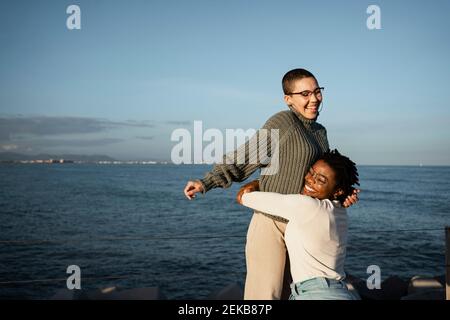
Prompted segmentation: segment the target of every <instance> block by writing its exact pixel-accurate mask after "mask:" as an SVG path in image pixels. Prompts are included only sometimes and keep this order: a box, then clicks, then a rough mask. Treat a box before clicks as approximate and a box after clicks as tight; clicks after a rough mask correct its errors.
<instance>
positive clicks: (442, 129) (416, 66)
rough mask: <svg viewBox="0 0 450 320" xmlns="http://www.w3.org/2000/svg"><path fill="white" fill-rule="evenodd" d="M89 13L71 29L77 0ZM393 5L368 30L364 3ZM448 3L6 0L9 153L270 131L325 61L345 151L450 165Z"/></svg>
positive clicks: (162, 143) (155, 146)
mask: <svg viewBox="0 0 450 320" xmlns="http://www.w3.org/2000/svg"><path fill="white" fill-rule="evenodd" d="M71 4H76V5H78V6H80V8H81V30H68V29H67V27H66V19H67V17H68V16H69V15H68V14H67V13H66V8H67V7H68V6H69V5H71ZM371 4H376V5H378V6H379V7H380V9H381V26H382V29H381V30H369V29H368V28H367V27H366V20H367V18H368V17H369V14H367V13H366V9H367V7H368V6H369V5H371ZM449 18H450V2H449V1H445V0H444V1H433V2H427V1H376V2H372V1H321V2H313V1H250V0H249V1H212V0H211V1H194V0H191V1H101V0H96V1H2V2H1V3H0V41H1V43H2V45H1V50H0V61H1V64H0V151H14V152H23V153H31V154H34V153H40V152H49V153H78V154H107V155H110V156H112V157H115V158H118V159H169V158H170V151H171V149H172V147H173V146H174V145H175V144H176V143H175V142H172V141H170V135H171V133H172V131H173V130H174V129H176V128H186V129H188V130H192V129H193V121H194V120H202V121H203V126H204V129H208V128H218V129H221V130H225V129H226V128H230V129H233V128H236V129H237V128H243V129H248V128H258V127H260V126H262V125H263V124H264V122H265V121H266V120H267V119H268V118H269V117H270V116H271V115H272V114H274V113H276V112H278V111H279V110H283V109H285V108H286V106H285V105H284V103H283V95H282V90H281V78H282V76H283V75H284V73H285V72H287V71H288V70H290V69H293V68H297V67H303V68H306V69H308V70H310V71H312V72H313V73H314V74H315V75H316V77H317V78H318V80H319V83H320V85H321V86H324V87H325V92H324V93H325V97H324V99H325V101H324V109H323V111H322V113H321V115H320V117H319V122H320V123H322V124H323V125H324V126H325V127H326V128H327V130H328V138H329V141H330V145H331V146H332V147H337V148H338V149H339V150H340V151H341V152H342V153H344V154H346V155H348V156H350V158H352V159H353V160H354V161H355V162H357V163H358V164H394V165H397V164H407V165H417V164H419V163H422V164H424V165H450V147H449V141H450V111H449V104H450V90H449V80H448V77H449V75H450V61H449V57H450V42H449V41H448V38H449V33H450V19H449Z"/></svg>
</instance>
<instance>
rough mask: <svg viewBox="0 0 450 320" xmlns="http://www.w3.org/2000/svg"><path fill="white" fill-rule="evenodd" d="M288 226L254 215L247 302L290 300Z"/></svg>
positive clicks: (249, 238) (249, 241)
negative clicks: (286, 235)
mask: <svg viewBox="0 0 450 320" xmlns="http://www.w3.org/2000/svg"><path fill="white" fill-rule="evenodd" d="M285 229H286V223H283V222H279V221H275V220H273V219H271V218H269V217H267V216H265V215H263V214H260V213H254V214H253V217H252V220H251V222H250V225H249V228H248V232H247V245H246V246H245V256H246V261H247V277H246V279H245V290H244V299H245V300H279V299H288V298H289V294H290V287H289V285H290V283H291V282H292V280H291V273H290V269H289V259H288V255H287V251H286V245H285V243H284V231H285Z"/></svg>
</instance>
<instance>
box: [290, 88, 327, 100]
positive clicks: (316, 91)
mask: <svg viewBox="0 0 450 320" xmlns="http://www.w3.org/2000/svg"><path fill="white" fill-rule="evenodd" d="M324 89H325V88H324V87H320V88H316V89H314V91H310V90H305V91H302V92H292V93H289V94H288V95H293V94H299V95H301V96H302V97H305V98H311V95H312V94H314V95H315V96H316V98H320V97H322V91H323V90H324Z"/></svg>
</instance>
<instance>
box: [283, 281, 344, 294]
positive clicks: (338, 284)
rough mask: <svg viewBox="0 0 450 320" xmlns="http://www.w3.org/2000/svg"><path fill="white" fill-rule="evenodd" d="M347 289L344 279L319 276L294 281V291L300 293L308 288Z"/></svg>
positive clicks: (292, 287) (292, 286)
mask: <svg viewBox="0 0 450 320" xmlns="http://www.w3.org/2000/svg"><path fill="white" fill-rule="evenodd" d="M330 288H331V289H342V288H344V289H347V284H346V283H345V281H343V280H335V279H328V278H325V277H317V278H312V279H308V280H305V281H302V282H297V283H292V284H291V289H292V291H294V292H296V293H297V294H299V293H300V292H305V291H307V290H314V289H330Z"/></svg>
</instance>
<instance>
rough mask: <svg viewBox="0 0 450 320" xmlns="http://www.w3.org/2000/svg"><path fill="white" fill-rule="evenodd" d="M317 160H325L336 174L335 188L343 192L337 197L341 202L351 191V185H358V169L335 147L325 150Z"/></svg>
mask: <svg viewBox="0 0 450 320" xmlns="http://www.w3.org/2000/svg"><path fill="white" fill-rule="evenodd" d="M319 160H323V161H325V162H326V163H327V164H328V165H329V166H330V167H331V168H332V169H333V170H334V172H335V174H336V188H337V189H338V188H341V189H342V190H343V191H344V193H343V194H342V195H340V196H338V197H337V200H339V201H340V202H341V203H343V202H344V201H345V199H346V198H347V197H348V196H349V195H351V194H352V193H353V190H354V188H353V185H355V184H356V185H358V186H359V179H358V169H356V165H355V163H354V162H353V161H352V160H350V159H349V158H348V157H346V156H343V155H342V154H340V153H339V151H338V150H337V149H334V150H329V151H327V152H325V153H324V154H323V155H322V156H321V157H320V158H319Z"/></svg>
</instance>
